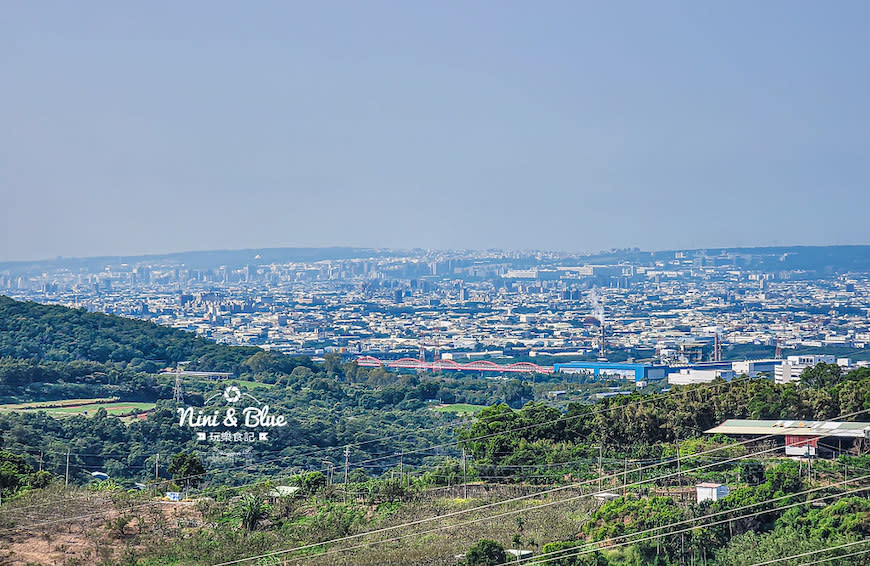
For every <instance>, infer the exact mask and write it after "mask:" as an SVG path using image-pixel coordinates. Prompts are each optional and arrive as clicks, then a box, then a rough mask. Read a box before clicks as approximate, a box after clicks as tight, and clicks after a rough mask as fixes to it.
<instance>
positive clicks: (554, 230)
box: [0, 2, 870, 262]
mask: <svg viewBox="0 0 870 566" xmlns="http://www.w3.org/2000/svg"><path fill="white" fill-rule="evenodd" d="M868 16H870V6H868V5H867V4H866V3H862V2H840V3H837V4H836V5H835V6H834V7H832V6H831V5H821V4H815V3H810V2H766V3H749V2H738V3H730V4H728V5H709V4H707V5H701V4H697V3H690V2H670V3H665V4H656V5H650V4H644V3H640V2H637V3H625V4H620V5H618V6H617V5H593V4H589V5H581V4H578V3H571V2H554V3H547V4H545V5H531V4H524V3H519V2H499V3H495V2H481V3H474V4H471V5H468V4H463V3H449V2H448V3H438V4H432V5H407V4H401V3H395V2H393V3H391V2H371V3H365V4H352V3H346V4H341V5H339V4H332V5H319V4H311V5H305V4H285V3H278V2H275V3H258V4H256V5H252V6H245V7H244V9H241V8H240V7H239V6H237V5H233V4H229V3H227V4H221V3H205V2H188V3H181V4H176V3H159V2H155V3H147V4H142V5H126V4H120V5H111V4H109V5H103V4H97V3H94V2H84V3H77V4H75V5H72V4H64V3H56V4H52V5H46V4H38V5H37V4H29V3H15V4H10V5H8V6H6V7H5V9H4V10H3V13H2V14H0V64H2V66H3V68H4V77H5V79H6V80H5V81H4V89H2V91H0V122H2V123H3V125H4V128H3V133H2V134H0V198H2V203H3V205H2V206H0V211H2V212H0V262H2V261H12V260H39V259H51V258H54V257H57V256H64V257H94V256H118V255H124V256H133V255H140V254H164V253H171V252H182V251H195V250H239V249H256V248H272V247H328V246H353V247H372V248H393V249H408V248H428V249H489V248H499V249H507V250H523V249H539V250H557V251H565V252H575V253H576V252H597V251H600V250H607V249H611V248H632V247H638V248H641V249H643V250H665V249H698V248H701V249H703V248H720V247H735V246H747V247H751V246H764V245H827V244H867V243H870V237H868V231H867V228H866V218H867V211H868V210H870V190H868V179H870V155H868V153H870V105H868V104H867V100H870V71H868V69H867V66H866V65H865V64H864V61H863V59H864V54H865V53H867V52H868V51H870V37H868V35H867V34H866V32H865V30H864V29H863V28H864V27H865V26H864V22H866V21H867V19H868Z"/></svg>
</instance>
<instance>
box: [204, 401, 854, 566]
mask: <svg viewBox="0 0 870 566" xmlns="http://www.w3.org/2000/svg"><path fill="white" fill-rule="evenodd" d="M868 410H870V409H863V410H861V411H856V412H855V413H850V414H846V415H841V416H839V417H837V418H845V417H848V416H854V415H856V414H860V413H864V412H867V411H868ZM770 436H777V435H773V434H771V435H766V437H770ZM823 436H830V435H823ZM762 438H765V437H762ZM758 440H759V439H752V440H747V441H742V442H739V443H735V444H746V443H749V442H756V441H758ZM735 444H729V445H726V446H723V447H719V448H715V449H712V450H710V451H707V452H715V451H718V450H722V449H724V448H729V447H733V446H735ZM773 450H779V447H774V448H770V449H766V450H763V451H760V452H757V453H752V454H745V455H742V456H737V457H734V458H731V459H728V460H725V461H720V462H713V463H710V464H705V465H703V466H698V467H696V468H692V469H690V470H685V471H684V472H691V471H697V470H701V469H705V468H709V467H711V466H718V465H721V464H722V463H727V462H728V461H737V460H743V459H746V458H749V457H752V456H757V455H758V454H763V453H767V452H771V451H773ZM701 454H704V453H699V454H698V455H701ZM650 467H654V466H650ZM642 469H643V468H642ZM677 474H679V472H677V473H671V474H666V475H664V476H660V477H656V478H651V479H647V480H642V481H640V482H634V483H632V484H631V485H632V486H638V485H641V484H644V483H649V482H650V481H656V480H661V479H665V478H668V477H673V476H674V475H677ZM619 475H621V473H615V474H611V475H610V476H606V477H605V478H606V479H613V478H616V477H618V476H619ZM602 479H603V478H602ZM595 481H597V479H593V480H590V481H586V482H580V483H576V484H571V485H567V486H562V487H557V488H553V489H548V490H544V491H539V492H535V493H533V494H528V495H523V496H519V497H515V498H510V499H507V500H503V501H499V502H494V503H490V504H486V505H481V506H478V507H474V508H470V509H465V510H460V511H454V512H451V513H446V514H444V515H439V516H436V517H428V518H424V519H418V520H416V521H411V522H408V523H404V524H401V525H394V526H391V527H384V528H381V529H375V530H373V531H366V532H364V533H357V534H355V535H349V536H346V537H341V538H338V539H333V540H327V541H322V542H319V543H312V544H309V545H303V546H300V547H296V548H292V549H285V550H280V551H275V552H271V553H266V554H261V555H257V556H252V557H248V558H241V559H237V560H234V561H230V562H222V563H220V564H215V565H214V566H229V565H231V564H239V563H242V562H248V561H251V560H257V559H260V558H267V557H271V556H278V555H281V554H287V553H290V552H297V551H300V550H305V549H309V548H315V547H319V546H323V545H327V544H333V543H336V542H343V541H345V540H353V539H357V538H361V537H363V536H367V535H372V534H380V533H383V532H389V531H393V530H397V529H399V528H403V527H408V526H415V525H419V524H424V523H427V522H431V521H434V520H438V519H445V518H449V517H453V516H457V515H462V514H466V513H470V512H473V511H479V510H482V509H487V508H492V507H495V506H497V505H504V504H506V503H513V502H516V501H521V500H525V499H529V498H533V497H540V496H541V495H549V494H550V493H556V492H559V491H563V490H565V489H571V488H576V487H579V486H581V485H584V484H586V483H592V482H595ZM592 495H594V494H593V493H590V494H584V495H580V496H576V497H573V498H569V499H565V500H560V501H556V502H551V503H546V504H541V505H538V506H535V507H532V508H528V509H521V510H517V511H510V512H506V513H501V514H498V515H495V516H492V517H483V518H481V519H476V520H474V521H472V522H480V521H484V520H491V519H493V518H497V517H501V516H505V515H510V514H517V513H522V512H527V511H530V510H533V509H538V508H541V507H547V506H551V505H556V504H560V503H565V502H567V501H572V500H576V499H580V498H583V497H589V496H592ZM463 524H470V523H463ZM446 528H452V526H444V527H439V528H437V529H434V530H433V531H426V532H425V533H411V534H409V535H404V536H403V537H402V538H406V537H407V536H419V535H420V534H426V533H429V532H434V531H438V530H443V529H446ZM379 543H380V542H372V543H368V544H369V545H371V544H379ZM343 550H344V549H342V551H343Z"/></svg>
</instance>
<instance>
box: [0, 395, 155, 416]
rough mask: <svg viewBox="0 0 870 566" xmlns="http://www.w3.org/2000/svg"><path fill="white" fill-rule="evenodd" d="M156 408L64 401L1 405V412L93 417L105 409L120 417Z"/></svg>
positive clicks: (100, 401)
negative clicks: (98, 411)
mask: <svg viewBox="0 0 870 566" xmlns="http://www.w3.org/2000/svg"><path fill="white" fill-rule="evenodd" d="M154 406H155V404H154V403H137V402H132V401H118V400H117V399H64V400H62V401H45V402H40V403H21V404H15V405H0V411H18V412H33V411H45V412H46V413H47V414H48V415H51V416H55V417H68V416H72V415H87V416H93V415H94V414H96V412H97V410H98V409H105V410H106V412H107V413H108V414H110V415H116V416H119V415H129V414H138V413H144V412H146V411H150V410H151V409H153V408H154Z"/></svg>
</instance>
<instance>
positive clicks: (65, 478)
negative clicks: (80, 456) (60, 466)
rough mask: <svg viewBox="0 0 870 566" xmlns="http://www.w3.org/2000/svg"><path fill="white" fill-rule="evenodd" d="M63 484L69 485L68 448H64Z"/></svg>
mask: <svg viewBox="0 0 870 566" xmlns="http://www.w3.org/2000/svg"><path fill="white" fill-rule="evenodd" d="M63 485H64V486H68V485H69V448H67V449H66V474H64V480H63Z"/></svg>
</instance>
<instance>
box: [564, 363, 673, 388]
mask: <svg viewBox="0 0 870 566" xmlns="http://www.w3.org/2000/svg"><path fill="white" fill-rule="evenodd" d="M553 368H554V369H555V371H557V372H562V373H568V374H572V373H592V375H594V376H595V377H596V378H601V377H615V378H621V379H634V381H635V383H636V384H639V385H640V384H644V383H647V382H648V381H657V380H660V379H664V378H665V377H666V376H667V372H668V367H667V366H654V365H652V364H634V363H621V362H567V363H564V364H555V365H554V366H553Z"/></svg>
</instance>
